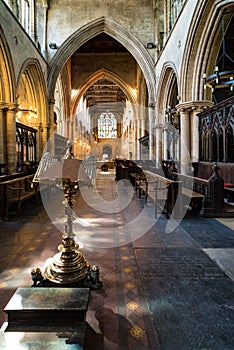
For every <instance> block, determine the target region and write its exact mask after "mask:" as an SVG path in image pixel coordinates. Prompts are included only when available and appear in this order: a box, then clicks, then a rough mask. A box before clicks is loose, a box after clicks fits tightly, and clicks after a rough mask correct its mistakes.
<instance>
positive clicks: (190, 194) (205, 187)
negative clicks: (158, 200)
mask: <svg viewBox="0 0 234 350" xmlns="http://www.w3.org/2000/svg"><path fill="white" fill-rule="evenodd" d="M173 176H174V177H177V179H178V180H179V181H181V182H182V197H183V198H182V200H183V202H182V203H183V204H184V205H186V206H188V209H189V210H190V211H191V212H192V213H199V212H200V210H201V209H202V201H203V199H204V198H205V197H206V196H208V194H209V181H208V180H205V179H201V178H198V177H194V176H190V175H185V174H179V173H173Z"/></svg>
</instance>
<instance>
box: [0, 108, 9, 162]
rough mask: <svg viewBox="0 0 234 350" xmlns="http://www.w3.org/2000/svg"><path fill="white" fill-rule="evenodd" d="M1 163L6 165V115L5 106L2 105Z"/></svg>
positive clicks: (0, 120) (0, 110) (0, 127)
mask: <svg viewBox="0 0 234 350" xmlns="http://www.w3.org/2000/svg"><path fill="white" fill-rule="evenodd" d="M0 130H1V132H0V163H3V164H4V163H6V159H7V151H6V118H5V113H4V106H3V105H2V106H1V105H0Z"/></svg>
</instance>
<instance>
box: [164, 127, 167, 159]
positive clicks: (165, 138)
mask: <svg viewBox="0 0 234 350" xmlns="http://www.w3.org/2000/svg"><path fill="white" fill-rule="evenodd" d="M167 158H168V130H167V126H165V127H164V129H163V159H165V160H167Z"/></svg>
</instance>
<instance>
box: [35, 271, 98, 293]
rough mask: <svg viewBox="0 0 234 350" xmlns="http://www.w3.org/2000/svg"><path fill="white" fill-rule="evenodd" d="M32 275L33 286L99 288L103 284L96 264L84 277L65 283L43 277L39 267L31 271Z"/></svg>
mask: <svg viewBox="0 0 234 350" xmlns="http://www.w3.org/2000/svg"><path fill="white" fill-rule="evenodd" d="M31 275H32V280H33V284H32V287H56V288H90V289H93V290H97V289H99V288H100V287H101V286H102V282H101V281H100V280H99V269H98V267H97V266H96V265H94V266H91V267H90V269H89V270H88V272H87V274H86V276H85V277H84V278H83V279H80V280H77V281H74V282H64V283H63V284H62V283H59V282H58V281H56V280H54V281H53V280H50V279H48V278H46V277H43V275H42V271H41V269H40V268H38V267H37V268H36V269H33V270H32V271H31Z"/></svg>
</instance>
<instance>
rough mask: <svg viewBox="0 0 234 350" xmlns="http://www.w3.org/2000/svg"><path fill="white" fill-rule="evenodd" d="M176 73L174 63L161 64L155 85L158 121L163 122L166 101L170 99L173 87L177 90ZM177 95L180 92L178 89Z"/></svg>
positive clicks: (166, 105)
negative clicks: (156, 85)
mask: <svg viewBox="0 0 234 350" xmlns="http://www.w3.org/2000/svg"><path fill="white" fill-rule="evenodd" d="M177 82H178V73H177V70H176V67H175V65H174V64H173V63H172V62H166V63H165V64H164V65H163V68H162V71H161V75H160V79H159V82H158V87H157V96H156V98H157V101H158V102H157V107H158V109H157V110H156V116H157V119H158V122H159V123H163V122H164V120H163V116H164V114H165V110H166V109H167V107H168V103H169V102H170V101H171V98H172V95H173V89H174V88H175V86H176V88H177V89H178V90H179V86H178V83H177ZM178 95H180V92H179V91H178Z"/></svg>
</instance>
